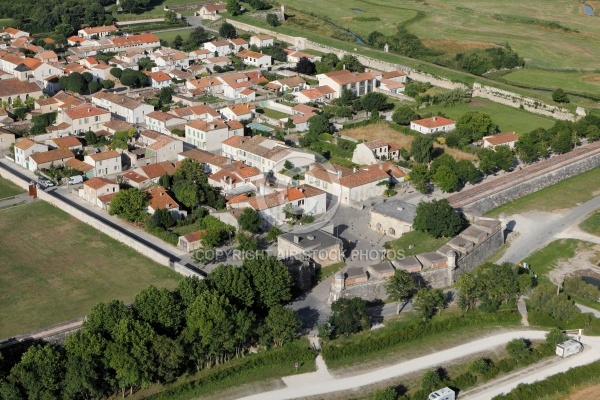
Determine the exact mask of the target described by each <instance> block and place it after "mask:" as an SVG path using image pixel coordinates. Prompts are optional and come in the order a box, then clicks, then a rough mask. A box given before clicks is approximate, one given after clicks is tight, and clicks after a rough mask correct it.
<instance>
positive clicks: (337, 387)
mask: <svg viewBox="0 0 600 400" xmlns="http://www.w3.org/2000/svg"><path fill="white" fill-rule="evenodd" d="M545 335H546V332H545V331H534V330H522V331H514V332H504V333H500V334H497V335H493V336H488V337H486V338H483V339H479V340H475V341H472V342H469V343H466V344H463V345H460V346H456V347H453V348H450V349H447V350H442V351H438V352H436V353H433V354H429V355H426V356H423V357H418V358H415V359H412V360H409V361H403V362H400V363H397V364H395V365H392V366H389V367H385V368H380V369H378V370H375V371H372V372H368V373H365V374H361V375H355V376H352V377H348V378H340V379H336V378H334V377H333V376H331V374H328V373H326V372H325V370H324V368H326V366H325V365H324V364H323V363H319V364H317V368H318V369H317V372H313V373H308V374H301V375H296V376H293V377H285V378H283V381H284V382H285V383H286V385H287V387H286V388H283V389H278V390H273V391H270V392H263V393H259V394H255V395H252V396H247V397H244V398H243V399H245V400H284V399H294V398H299V397H308V396H318V395H324V394H326V393H333V392H339V391H344V390H352V389H357V388H359V387H362V386H367V385H372V384H374V383H378V382H383V381H385V380H388V379H392V378H397V377H400V376H403V375H407V374H410V373H414V372H415V371H419V370H424V369H428V368H434V367H437V366H439V365H444V364H445V363H448V362H451V361H453V360H456V359H459V358H462V357H465V356H468V355H472V354H477V353H481V352H484V351H489V350H490V349H492V348H495V347H498V346H502V345H504V344H505V343H507V342H509V341H510V340H512V339H516V338H528V339H534V340H540V339H544V338H545ZM582 342H583V343H584V344H585V345H586V350H585V351H584V352H583V353H581V354H578V355H576V356H572V357H570V358H567V359H565V360H560V361H559V362H558V363H556V364H552V365H551V366H550V367H548V368H541V369H538V370H536V371H535V372H534V373H532V374H530V375H526V376H525V375H522V374H518V375H517V376H515V378H514V379H513V380H511V381H509V382H506V383H503V384H502V385H498V387H492V388H491V389H489V390H487V391H485V392H482V393H478V394H477V395H476V396H475V397H473V399H474V400H475V399H476V400H479V399H481V400H483V399H485V400H489V399H491V398H492V397H493V396H495V395H497V394H500V393H503V392H508V391H510V390H512V389H513V388H514V387H516V386H517V385H518V384H519V383H529V382H533V381H535V380H539V379H544V378H546V377H547V376H549V375H554V374H557V373H559V372H563V371H566V370H568V369H569V368H572V367H574V366H578V365H584V364H588V363H591V362H593V361H596V360H597V359H600V351H598V349H600V337H587V336H586V337H584V338H583V339H582Z"/></svg>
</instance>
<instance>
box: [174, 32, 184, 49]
mask: <svg viewBox="0 0 600 400" xmlns="http://www.w3.org/2000/svg"><path fill="white" fill-rule="evenodd" d="M182 45H183V38H182V37H181V35H177V36H175V39H173V47H175V48H176V49H179V48H180V47H181V46H182Z"/></svg>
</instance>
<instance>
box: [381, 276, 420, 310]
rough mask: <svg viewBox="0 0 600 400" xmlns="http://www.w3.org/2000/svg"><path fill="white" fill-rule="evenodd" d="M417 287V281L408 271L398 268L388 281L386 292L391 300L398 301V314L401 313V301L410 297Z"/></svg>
mask: <svg viewBox="0 0 600 400" xmlns="http://www.w3.org/2000/svg"><path fill="white" fill-rule="evenodd" d="M414 288H415V281H414V280H413V278H412V277H411V276H410V275H409V274H408V272H406V271H404V270H401V269H397V270H396V271H395V272H394V275H392V277H391V278H390V279H389V280H388V281H387V282H386V284H385V292H386V293H387V297H388V299H389V300H392V301H395V302H396V315H398V314H400V303H403V302H406V301H408V300H409V299H410V297H411V295H412V291H413V290H414Z"/></svg>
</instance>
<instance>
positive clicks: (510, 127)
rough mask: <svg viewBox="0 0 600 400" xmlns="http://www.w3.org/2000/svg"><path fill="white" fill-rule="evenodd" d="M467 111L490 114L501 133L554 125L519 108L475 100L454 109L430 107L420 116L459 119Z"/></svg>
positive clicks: (545, 118) (542, 117) (525, 130)
mask: <svg viewBox="0 0 600 400" xmlns="http://www.w3.org/2000/svg"><path fill="white" fill-rule="evenodd" d="M467 111H481V112H484V113H486V114H489V115H490V117H492V120H493V121H494V123H496V124H498V127H499V128H500V131H501V132H513V131H514V132H516V133H517V134H520V133H525V132H530V131H532V130H534V129H536V128H540V127H542V128H550V127H551V126H552V125H553V124H554V120H553V119H552V118H548V117H544V116H541V115H536V114H532V113H530V112H528V111H525V110H521V109H518V108H512V107H509V106H505V105H503V104H499V103H495V102H493V101H491V100H487V99H480V98H477V97H475V98H473V99H472V100H471V102H470V103H468V104H458V105H456V106H454V107H442V106H437V105H435V106H430V107H427V108H423V109H420V110H418V113H419V115H421V116H422V117H428V116H431V115H435V114H437V113H438V112H442V113H443V114H444V115H446V116H447V117H448V118H452V119H457V118H459V117H460V116H461V115H463V114H464V113H466V112H467Z"/></svg>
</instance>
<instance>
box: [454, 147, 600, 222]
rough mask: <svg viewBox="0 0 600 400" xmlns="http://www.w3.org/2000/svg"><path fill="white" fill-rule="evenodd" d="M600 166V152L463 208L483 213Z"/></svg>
mask: <svg viewBox="0 0 600 400" xmlns="http://www.w3.org/2000/svg"><path fill="white" fill-rule="evenodd" d="M599 166H600V153H596V154H591V155H590V156H589V157H586V158H583V159H580V160H576V161H574V162H572V163H570V164H568V165H565V166H561V167H558V168H556V169H553V170H549V171H548V172H546V173H545V174H543V175H540V176H537V177H534V178H532V179H529V180H527V181H524V182H520V183H517V184H515V185H512V186H509V187H507V188H505V189H504V190H501V191H498V192H496V193H491V194H490V195H489V196H486V197H484V198H482V199H480V200H476V201H474V202H472V203H469V204H468V205H466V206H464V207H463V210H464V211H465V212H467V213H471V214H477V215H482V214H485V213H486V212H488V211H490V210H493V209H494V208H496V207H499V206H501V205H503V204H506V203H508V202H510V201H513V200H516V199H518V198H520V197H523V196H527V195H528V194H531V193H534V192H537V191H538V190H542V189H544V188H546V187H548V186H551V185H554V184H555V183H558V182H561V181H563V180H565V179H568V178H572V177H574V176H576V175H579V174H581V173H583V172H586V171H589V170H591V169H594V168H596V167H599ZM565 195H567V194H565Z"/></svg>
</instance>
